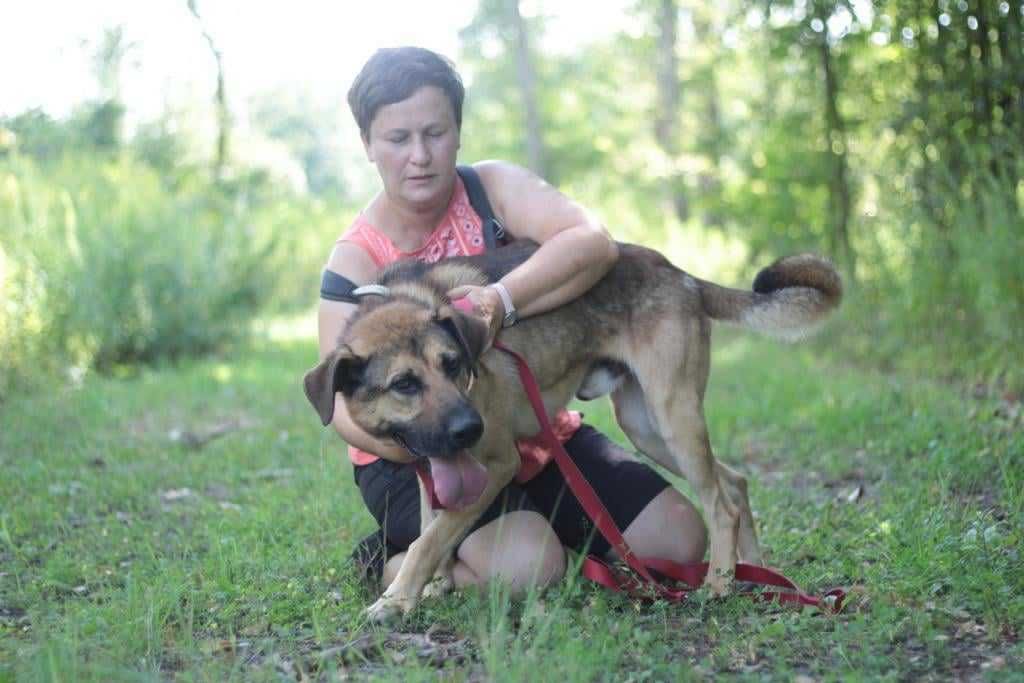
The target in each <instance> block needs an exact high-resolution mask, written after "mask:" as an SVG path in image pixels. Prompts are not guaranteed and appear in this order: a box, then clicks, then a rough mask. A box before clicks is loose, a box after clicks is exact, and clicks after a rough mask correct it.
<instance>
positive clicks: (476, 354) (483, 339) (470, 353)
mask: <svg viewBox="0 0 1024 683" xmlns="http://www.w3.org/2000/svg"><path fill="white" fill-rule="evenodd" d="M436 321H437V324H438V325H440V326H441V327H442V328H443V329H444V330H445V331H447V332H448V334H450V335H452V336H453V337H454V338H455V341H457V342H458V343H459V346H460V347H461V348H462V350H463V352H465V354H466V357H467V358H468V359H469V362H470V364H471V365H476V362H477V360H479V358H480V354H482V353H483V352H484V344H486V343H487V332H488V330H487V325H486V324H484V321H482V320H480V319H478V318H475V317H473V316H470V315H465V314H463V313H461V312H459V311H457V310H456V309H454V308H452V307H451V306H443V307H441V309H440V310H438V312H437V317H436Z"/></svg>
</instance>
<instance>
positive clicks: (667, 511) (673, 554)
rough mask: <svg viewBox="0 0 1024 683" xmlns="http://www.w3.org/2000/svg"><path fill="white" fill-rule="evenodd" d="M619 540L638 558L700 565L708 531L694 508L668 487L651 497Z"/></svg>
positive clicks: (706, 543)
mask: <svg viewBox="0 0 1024 683" xmlns="http://www.w3.org/2000/svg"><path fill="white" fill-rule="evenodd" d="M623 536H625V538H626V542H627V543H629V545H630V547H631V548H632V549H633V551H634V552H636V554H637V555H640V556H641V557H644V556H646V557H660V558H664V559H667V560H673V561H675V562H683V563H689V562H700V561H701V560H702V559H703V558H704V553H705V552H706V551H707V546H708V531H707V527H706V526H705V525H704V520H703V518H702V517H701V516H700V512H698V510H697V508H696V507H694V505H693V503H691V502H690V501H689V500H688V499H687V498H686V496H684V495H683V494H681V493H680V492H679V491H677V490H676V489H674V488H672V487H671V486H670V487H668V488H666V489H665V490H663V491H662V492H661V493H659V494H658V495H657V496H655V497H654V498H653V499H652V500H651V502H650V503H648V504H647V507H645V508H644V509H643V510H641V511H640V514H639V515H637V516H636V519H634V520H633V521H632V522H631V523H630V525H629V526H628V527H627V528H626V530H625V532H624V533H623Z"/></svg>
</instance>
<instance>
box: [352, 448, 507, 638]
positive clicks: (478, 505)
mask: <svg viewBox="0 0 1024 683" xmlns="http://www.w3.org/2000/svg"><path fill="white" fill-rule="evenodd" d="M504 441H505V443H508V444H511V443H512V438H511V436H508V437H507V438H506V439H505V440H504ZM506 448H508V450H509V451H510V453H509V455H510V456H511V457H505V458H500V459H498V460H499V461H500V462H498V463H488V467H487V486H486V488H485V489H484V491H483V493H482V494H481V495H480V498H479V499H478V500H477V501H476V502H475V503H473V504H472V505H470V506H468V507H467V508H465V509H464V510H441V511H439V512H437V513H436V515H435V516H434V519H433V521H431V523H430V524H429V525H428V526H427V528H426V529H424V530H423V533H422V534H420V537H419V538H417V539H416V540H415V541H413V543H412V545H410V546H409V550H408V551H407V552H406V554H405V559H404V560H403V561H402V566H401V568H400V569H399V570H398V575H397V576H396V577H395V580H394V581H392V582H391V585H390V586H388V588H387V590H385V591H384V594H383V595H381V596H380V598H379V599H378V600H377V602H375V603H373V604H372V605H370V607H369V608H367V610H366V613H367V616H369V618H370V619H371V620H372V621H376V622H382V621H387V620H388V619H390V618H392V617H394V616H396V615H398V614H400V613H401V614H408V613H409V611H410V610H412V609H413V608H414V607H415V606H416V604H417V602H418V601H419V597H420V593H421V592H422V591H423V587H424V586H425V585H426V583H427V581H428V580H429V579H430V578H431V577H432V576H434V573H435V572H436V571H437V569H438V566H439V565H440V564H441V562H442V561H443V560H445V559H446V558H448V559H449V560H450V559H451V558H452V556H453V553H454V552H455V549H456V547H457V546H458V544H459V543H460V542H461V541H462V539H463V537H464V536H465V535H466V533H467V532H468V531H469V530H470V528H472V526H473V524H474V523H475V522H476V520H477V519H479V517H480V515H481V514H483V512H484V510H486V509H487V507H488V506H489V505H490V504H491V503H492V502H494V499H495V498H497V497H498V493H499V492H500V491H501V489H502V488H504V487H505V485H506V484H508V483H509V482H510V481H512V477H513V476H514V475H515V472H516V468H517V467H518V465H519V456H518V455H517V454H516V453H515V449H514V448H512V447H511V446H508V447H506Z"/></svg>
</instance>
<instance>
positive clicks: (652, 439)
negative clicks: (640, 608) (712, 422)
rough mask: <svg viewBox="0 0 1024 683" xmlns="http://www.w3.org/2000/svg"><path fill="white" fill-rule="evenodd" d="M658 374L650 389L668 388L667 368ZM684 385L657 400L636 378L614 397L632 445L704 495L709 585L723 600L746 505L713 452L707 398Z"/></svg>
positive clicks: (616, 392) (622, 423)
mask: <svg viewBox="0 0 1024 683" xmlns="http://www.w3.org/2000/svg"><path fill="white" fill-rule="evenodd" d="M652 372H655V369H654V368H652ZM657 374H658V375H659V378H658V379H657V380H656V381H655V382H651V383H649V385H650V384H654V385H656V386H665V385H666V382H665V379H664V376H665V373H664V368H659V369H657ZM678 374H681V373H672V376H677V375H678ZM681 384H683V385H684V386H673V387H672V389H671V390H666V391H659V392H657V395H655V396H651V395H650V393H648V392H644V391H643V389H642V387H641V385H640V382H639V381H638V379H637V378H635V377H632V378H630V379H629V380H628V381H626V382H625V383H624V384H623V385H622V386H620V387H619V388H618V389H617V390H616V391H615V392H614V393H613V394H612V401H613V403H614V405H615V412H616V417H617V418H618V421H619V425H620V426H621V427H622V429H623V431H624V432H625V433H626V435H627V436H628V437H629V439H630V441H632V442H633V444H634V445H635V446H636V447H637V448H638V449H639V450H640V451H642V452H643V453H644V454H646V455H647V456H648V457H649V458H651V459H652V460H654V461H655V462H658V463H659V464H661V465H663V466H665V467H666V468H667V469H669V470H670V471H671V472H673V473H675V474H678V475H680V476H683V477H686V479H687V481H689V482H690V484H691V485H692V486H693V487H694V488H695V489H696V491H697V494H698V495H699V496H700V501H701V505H702V506H703V508H704V515H705V517H706V520H707V524H708V532H709V536H710V546H711V547H710V557H709V565H710V567H709V569H708V577H707V583H708V587H709V588H710V589H711V591H712V592H713V593H715V594H716V595H721V594H724V593H726V592H728V589H729V585H730V583H731V579H732V573H733V572H734V570H735V567H736V559H737V556H736V550H737V538H738V536H739V533H740V532H739V527H740V522H741V519H742V517H743V515H741V514H740V506H741V505H742V502H743V501H742V499H737V496H736V495H735V493H736V491H735V489H737V488H739V487H734V486H731V485H730V483H729V482H728V480H727V479H726V477H725V476H723V471H722V470H720V469H719V467H718V463H717V461H716V460H715V457H714V454H713V453H712V451H711V443H710V441H709V439H708V431H707V425H706V423H705V421H704V414H703V412H702V409H701V399H700V396H699V395H698V394H697V393H696V392H695V391H694V384H693V382H692V381H691V382H684V383H681ZM686 384H689V386H685V385H686ZM750 521H751V522H752V518H751V519H750ZM751 530H752V528H751Z"/></svg>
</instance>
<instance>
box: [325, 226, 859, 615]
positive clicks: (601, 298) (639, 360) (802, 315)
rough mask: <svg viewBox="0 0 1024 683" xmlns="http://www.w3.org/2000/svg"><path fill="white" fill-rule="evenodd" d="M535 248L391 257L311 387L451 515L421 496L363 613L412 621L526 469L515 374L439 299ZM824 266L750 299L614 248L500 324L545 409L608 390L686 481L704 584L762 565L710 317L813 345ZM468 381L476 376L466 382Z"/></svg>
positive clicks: (490, 276) (533, 429) (811, 262)
mask: <svg viewBox="0 0 1024 683" xmlns="http://www.w3.org/2000/svg"><path fill="white" fill-rule="evenodd" d="M535 249H536V245H533V244H530V243H515V244H513V245H512V246H510V247H505V248H503V249H498V250H495V251H492V252H487V253H485V254H482V255H480V256H476V257H469V258H460V259H452V260H448V261H445V262H442V263H440V264H436V265H433V266H427V265H424V264H420V263H400V264H396V265H395V266H392V267H391V268H389V269H387V270H385V271H384V272H383V273H382V275H381V277H380V278H379V281H380V284H381V285H383V288H378V289H377V290H376V293H375V295H372V296H366V297H364V298H363V300H362V303H361V305H360V307H359V310H358V311H357V312H356V314H355V315H354V316H353V317H352V319H351V320H350V322H349V324H348V326H347V328H346V329H345V331H344V333H343V334H342V337H341V339H340V340H339V345H338V348H337V350H336V351H334V352H333V353H332V354H331V355H330V356H328V357H327V358H326V359H325V360H324V361H323V362H322V363H321V364H320V365H318V366H317V367H316V368H314V369H313V370H310V371H309V372H308V373H307V374H306V377H305V389H306V396H307V397H308V398H309V400H310V402H312V404H313V405H314V407H315V408H316V409H317V412H318V413H319V414H320V418H321V420H322V421H323V423H324V424H325V425H327V424H329V423H330V422H331V420H332V418H333V412H334V397H335V393H336V392H341V394H342V396H343V398H344V400H345V405H346V406H347V408H348V410H349V412H350V414H351V415H352V419H353V420H354V421H355V423H356V424H358V425H359V426H360V427H361V428H362V429H364V430H365V431H366V432H368V433H369V434H371V435H373V436H375V437H377V438H381V439H393V440H394V441H396V442H397V443H399V444H401V445H402V446H404V447H405V448H406V449H407V450H408V451H409V452H410V453H412V454H413V455H414V456H417V457H418V458H421V460H420V463H421V466H426V462H427V461H429V463H430V468H431V472H432V476H433V479H434V482H435V489H436V492H437V495H438V497H439V498H440V499H441V502H442V503H444V504H445V507H446V508H447V509H445V510H442V511H440V512H436V513H435V512H434V511H432V510H431V509H430V506H429V505H428V504H427V503H426V499H425V497H423V496H421V498H423V501H424V502H423V506H422V507H423V523H422V534H421V535H420V537H419V539H417V540H416V541H415V542H414V543H413V544H412V545H411V546H410V547H409V551H408V554H407V555H406V558H405V561H404V562H403V563H402V567H401V569H400V570H399V572H398V575H397V577H396V578H395V580H394V581H393V582H392V584H391V585H390V586H389V587H388V588H387V590H385V592H384V594H383V595H382V596H381V598H380V599H379V600H378V601H377V602H376V603H374V605H373V606H371V607H370V608H369V614H370V616H371V618H373V619H377V620H381V619H385V618H387V617H389V616H390V615H393V614H396V613H397V612H398V611H402V612H408V611H409V610H410V609H412V608H413V607H414V606H415V605H416V602H417V601H418V599H419V596H420V594H421V592H422V591H423V589H424V587H425V586H426V585H427V583H428V581H430V580H431V578H432V577H434V576H435V574H436V575H437V578H438V579H439V581H438V583H437V584H431V592H443V590H445V589H446V588H447V587H448V586H450V585H451V578H450V567H451V561H452V559H451V558H452V557H453V553H454V550H455V548H456V547H457V545H458V543H459V542H460V541H461V540H462V538H463V536H464V534H465V533H466V532H467V531H468V530H469V529H470V528H471V527H472V525H473V523H474V522H475V521H476V519H477V518H478V516H479V515H480V514H481V513H482V512H483V511H484V510H485V509H486V508H487V506H488V505H490V503H491V502H492V501H493V500H494V498H495V497H496V496H497V494H498V493H499V492H500V491H501V489H502V487H504V486H505V485H506V484H507V483H509V482H510V481H511V480H512V478H513V476H514V475H515V473H516V470H517V468H518V466H519V456H518V454H517V452H516V449H515V446H514V445H513V443H514V441H515V439H517V438H521V437H528V436H532V435H534V434H536V433H537V432H538V431H539V427H538V425H537V421H536V419H535V417H534V415H533V411H532V410H531V409H530V406H529V404H528V402H527V398H526V394H525V393H524V391H523V388H522V386H521V384H520V381H519V378H518V375H517V372H516V369H515V366H514V365H513V362H512V361H511V359H509V358H508V357H507V356H506V355H505V354H503V353H500V352H497V351H494V350H491V349H484V348H483V344H484V343H485V341H486V330H485V329H484V326H483V324H482V323H481V322H480V321H479V320H476V319H474V318H472V317H468V316H465V315H463V314H462V313H460V312H458V311H457V310H455V309H454V308H453V307H452V306H451V303H450V302H449V301H448V300H447V299H446V297H445V293H446V292H448V291H450V290H452V289H453V288H455V287H457V286H460V285H464V284H486V283H488V282H493V281H495V280H496V279H498V278H500V277H501V276H502V275H504V274H505V273H507V272H508V271H510V270H512V269H513V268H514V267H515V266H517V265H518V264H520V263H522V262H523V261H525V260H526V258H528V257H529V255H530V254H531V253H533V251H534V250H535ZM841 297H842V285H841V281H840V278H839V275H838V274H837V273H836V271H835V269H834V268H833V267H832V265H831V264H830V263H829V262H828V261H825V260H823V259H821V258H818V257H816V256H811V255H802V256H793V257H788V258H784V259H782V260H780V261H778V262H776V263H775V264H774V265H772V266H770V267H768V268H766V269H765V270H763V271H761V272H760V273H759V274H758V276H757V278H756V279H755V281H754V286H753V291H752V292H747V291H742V290H736V289H729V288H725V287H721V286H719V285H716V284H713V283H711V282H706V281H703V280H699V279H697V278H694V277H692V276H690V275H688V274H686V273H685V272H683V271H681V270H679V269H678V268H676V267H674V266H673V265H672V264H671V263H669V262H668V261H667V260H666V259H665V258H664V257H663V256H662V255H660V254H658V253H657V252H654V251H651V250H649V249H644V248H642V247H637V246H632V245H625V244H623V245H620V257H619V260H618V262H617V264H616V265H615V267H614V268H613V269H612V270H611V271H610V272H609V273H608V274H607V275H605V277H604V278H603V279H602V280H601V281H600V282H598V283H597V284H596V285H595V286H594V287H593V288H592V289H591V290H590V291H588V292H587V293H586V294H584V295H583V296H581V297H580V298H579V299H577V300H576V301H573V302H572V303H569V304H567V305H565V306H563V307H561V308H558V309H556V310H554V311H551V312H549V313H546V314H543V315H537V316H533V317H530V318H527V319H525V320H522V321H520V322H519V323H518V324H517V325H515V326H514V327H511V328H508V329H506V330H503V331H502V333H501V340H502V342H503V343H504V344H505V345H506V346H508V347H510V348H512V349H514V350H516V351H518V352H519V353H521V354H522V355H524V356H525V357H526V359H527V361H528V362H529V365H530V367H531V368H532V370H533V372H534V374H535V375H536V377H537V380H538V382H539V383H540V386H541V390H542V392H543V395H544V403H545V406H546V407H547V409H548V411H549V415H553V414H554V413H555V412H556V411H557V410H558V409H560V408H563V407H564V406H565V405H566V404H567V403H568V402H569V401H570V400H571V399H572V397H573V396H574V395H575V396H578V397H579V398H581V399H584V400H589V399H593V398H597V397H598V396H603V395H605V394H609V393H610V394H611V397H612V402H613V403H614V406H615V416H616V419H617V420H618V422H619V425H620V426H621V427H622V430H623V431H624V432H625V433H626V435H627V436H628V437H629V439H630V440H631V441H632V442H633V444H634V445H635V446H636V448H637V449H638V450H639V451H640V452H642V453H643V454H645V455H646V456H647V457H649V458H650V459H652V460H654V461H655V462H657V463H659V464H661V465H663V466H664V467H666V468H667V469H668V470H670V471H671V472H674V473H676V474H678V475H682V476H685V477H686V478H687V480H688V481H689V482H690V483H691V484H692V485H693V486H694V488H695V490H696V491H697V493H698V495H699V496H700V501H701V504H702V506H703V509H704V515H705V516H706V518H707V523H708V529H709V533H710V559H709V563H710V570H709V572H708V578H707V583H708V585H709V587H710V589H711V590H712V591H713V592H714V593H715V594H723V593H725V592H726V591H727V590H728V588H729V583H730V580H731V576H732V573H733V571H734V569H735V565H736V562H737V559H740V560H742V561H744V562H748V563H752V564H760V563H761V551H760V548H759V547H758V542H757V534H756V532H755V530H754V520H753V517H752V515H751V511H750V505H749V503H748V500H747V486H746V480H745V479H744V478H743V477H742V476H741V475H740V474H738V473H736V472H734V471H733V470H731V469H730V468H728V467H727V466H725V465H723V464H722V463H720V462H718V461H717V460H716V459H715V457H714V455H713V454H712V452H711V446H710V443H709V441H708V432H707V426H706V425H705V422H704V414H703V407H702V404H703V400H704V389H705V386H706V384H707V379H708V370H709V362H710V339H711V320H712V319H714V320H722V321H728V322H733V323H738V324H740V325H743V326H745V327H749V328H751V329H754V330H757V331H760V332H764V333H767V334H770V335H773V336H776V337H780V338H786V339H797V338H800V337H802V336H804V335H806V334H807V333H808V332H809V331H811V330H812V329H813V328H814V327H815V326H816V325H817V324H818V323H820V322H821V321H822V320H823V319H824V317H825V315H826V314H827V313H828V312H829V311H831V310H832V309H833V308H835V306H836V305H837V304H838V303H839V300H840V298H841ZM474 377H475V381H474Z"/></svg>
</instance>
